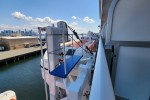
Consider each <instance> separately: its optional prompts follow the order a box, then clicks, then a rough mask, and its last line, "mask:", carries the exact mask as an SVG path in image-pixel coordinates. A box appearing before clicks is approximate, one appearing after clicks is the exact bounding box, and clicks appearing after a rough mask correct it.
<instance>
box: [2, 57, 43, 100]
mask: <svg viewBox="0 0 150 100" xmlns="http://www.w3.org/2000/svg"><path fill="white" fill-rule="evenodd" d="M40 58H41V57H40V56H34V57H30V58H27V59H25V60H21V61H18V62H16V63H13V64H9V65H0V93H2V92H4V91H7V90H13V91H15V93H16V95H17V100H45V89H44V81H43V79H42V76H41V70H40Z"/></svg>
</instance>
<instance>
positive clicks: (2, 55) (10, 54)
mask: <svg viewBox="0 0 150 100" xmlns="http://www.w3.org/2000/svg"><path fill="white" fill-rule="evenodd" d="M42 48H43V49H46V46H43V47H42ZM40 50H41V48H40V47H30V48H22V49H17V50H10V51H3V52H0V61H4V60H7V59H11V58H16V57H19V56H22V55H27V54H31V53H34V52H37V51H40Z"/></svg>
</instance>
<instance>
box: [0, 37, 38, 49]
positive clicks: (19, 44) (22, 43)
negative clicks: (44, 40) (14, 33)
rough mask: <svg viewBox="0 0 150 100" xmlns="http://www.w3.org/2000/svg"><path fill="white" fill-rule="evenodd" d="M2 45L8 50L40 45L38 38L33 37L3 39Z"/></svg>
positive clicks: (0, 41) (0, 42)
mask: <svg viewBox="0 0 150 100" xmlns="http://www.w3.org/2000/svg"><path fill="white" fill-rule="evenodd" d="M0 44H1V45H3V46H4V47H5V49H7V50H12V49H19V48H24V47H31V46H34V45H36V44H38V38H37V37H33V36H20V37H7V36H6V37H5V36H4V37H1V40H0Z"/></svg>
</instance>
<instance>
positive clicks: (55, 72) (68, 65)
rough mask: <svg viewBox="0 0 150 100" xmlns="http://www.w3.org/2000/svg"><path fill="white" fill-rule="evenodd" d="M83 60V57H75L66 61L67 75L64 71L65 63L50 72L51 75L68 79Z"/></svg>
mask: <svg viewBox="0 0 150 100" xmlns="http://www.w3.org/2000/svg"><path fill="white" fill-rule="evenodd" d="M81 58H82V56H78V55H73V56H71V57H70V58H68V59H66V74H65V70H64V63H62V64H61V65H59V66H58V67H57V68H55V69H54V70H53V71H50V72H49V73H50V74H51V75H54V76H57V77H61V78H66V77H67V76H68V74H69V73H70V72H71V70H72V69H73V68H74V67H75V65H76V64H77V63H78V62H79V60H80V59H81Z"/></svg>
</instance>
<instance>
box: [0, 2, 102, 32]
mask: <svg viewBox="0 0 150 100" xmlns="http://www.w3.org/2000/svg"><path fill="white" fill-rule="evenodd" d="M0 18H1V19H0V30H4V29H13V30H18V29H22V30H23V29H25V28H26V29H34V30H36V29H37V27H38V26H48V25H51V24H52V23H54V24H56V22H57V21H59V20H64V21H66V22H67V24H68V25H70V26H71V27H73V28H74V29H75V30H76V31H77V32H80V33H81V32H84V33H85V32H87V31H89V30H90V31H94V32H98V31H99V28H98V25H99V23H100V21H99V0H0Z"/></svg>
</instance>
